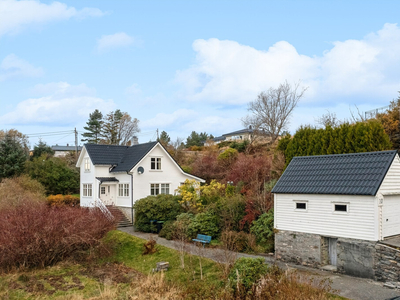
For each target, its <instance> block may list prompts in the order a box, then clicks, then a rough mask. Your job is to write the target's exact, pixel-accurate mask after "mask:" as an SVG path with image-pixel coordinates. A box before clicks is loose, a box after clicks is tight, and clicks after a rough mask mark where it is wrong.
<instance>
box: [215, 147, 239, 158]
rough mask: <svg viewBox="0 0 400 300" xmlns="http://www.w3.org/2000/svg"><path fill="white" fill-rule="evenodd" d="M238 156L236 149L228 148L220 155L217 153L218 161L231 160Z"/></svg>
mask: <svg viewBox="0 0 400 300" xmlns="http://www.w3.org/2000/svg"><path fill="white" fill-rule="evenodd" d="M237 157H238V151H237V150H236V149H232V148H228V149H226V150H225V151H224V152H222V153H221V154H220V155H218V160H219V161H231V160H235V159H236V158H237Z"/></svg>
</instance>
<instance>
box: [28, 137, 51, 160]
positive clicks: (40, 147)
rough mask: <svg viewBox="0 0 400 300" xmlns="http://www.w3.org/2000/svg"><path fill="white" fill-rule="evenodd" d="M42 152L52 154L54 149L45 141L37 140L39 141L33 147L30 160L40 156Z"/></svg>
mask: <svg viewBox="0 0 400 300" xmlns="http://www.w3.org/2000/svg"><path fill="white" fill-rule="evenodd" d="M44 153H47V154H50V155H53V154H54V151H53V149H51V147H50V146H48V145H47V144H46V143H44V142H42V141H39V143H38V144H37V145H35V147H34V148H33V154H32V156H31V160H32V159H34V158H35V157H39V156H41V155H42V154H44Z"/></svg>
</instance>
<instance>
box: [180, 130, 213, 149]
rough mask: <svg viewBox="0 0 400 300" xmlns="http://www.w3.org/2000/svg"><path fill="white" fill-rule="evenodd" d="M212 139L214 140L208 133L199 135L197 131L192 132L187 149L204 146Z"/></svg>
mask: <svg viewBox="0 0 400 300" xmlns="http://www.w3.org/2000/svg"><path fill="white" fill-rule="evenodd" d="M212 138H214V137H213V135H212V134H210V135H209V134H207V133H206V132H201V133H197V132H196V131H192V133H191V134H190V135H189V136H188V137H187V139H186V147H191V146H203V145H204V142H205V141H206V140H208V139H212Z"/></svg>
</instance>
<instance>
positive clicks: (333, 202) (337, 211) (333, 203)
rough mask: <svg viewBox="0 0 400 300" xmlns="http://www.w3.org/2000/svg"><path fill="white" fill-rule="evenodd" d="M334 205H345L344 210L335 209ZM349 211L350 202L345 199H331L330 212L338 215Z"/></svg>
mask: <svg viewBox="0 0 400 300" xmlns="http://www.w3.org/2000/svg"><path fill="white" fill-rule="evenodd" d="M336 206H346V211H344V210H336ZM349 212H350V202H345V201H332V213H333V214H338V215H348V214H349Z"/></svg>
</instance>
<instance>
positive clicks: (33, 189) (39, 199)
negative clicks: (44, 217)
mask: <svg viewBox="0 0 400 300" xmlns="http://www.w3.org/2000/svg"><path fill="white" fill-rule="evenodd" d="M45 201H46V198H45V189H44V187H43V186H42V185H41V184H40V183H39V182H38V181H36V180H34V179H32V178H30V177H29V176H27V175H21V176H20V177H14V178H6V179H3V180H2V181H1V182H0V210H1V209H3V208H10V207H16V206H19V205H23V204H24V205H26V204H30V203H44V202H45Z"/></svg>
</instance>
